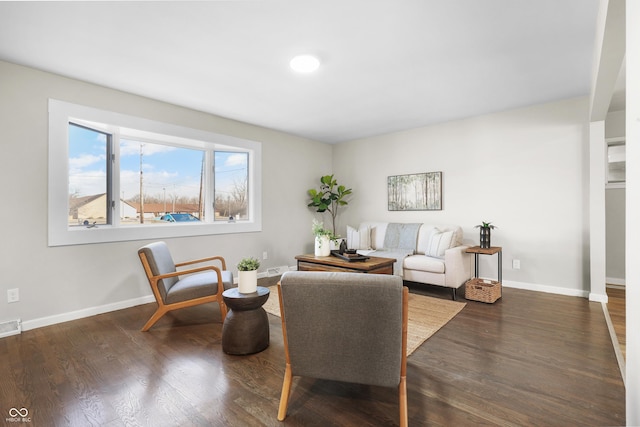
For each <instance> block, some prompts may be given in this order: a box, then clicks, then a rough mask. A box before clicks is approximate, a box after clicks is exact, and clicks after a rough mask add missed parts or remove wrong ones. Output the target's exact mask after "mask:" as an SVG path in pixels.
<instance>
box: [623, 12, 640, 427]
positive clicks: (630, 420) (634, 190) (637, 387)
mask: <svg viewBox="0 0 640 427" xmlns="http://www.w3.org/2000/svg"><path fill="white" fill-rule="evenodd" d="M625 5H626V46H627V48H626V49H627V56H626V61H627V72H626V76H627V93H626V102H627V104H626V106H627V111H626V131H625V135H626V138H627V141H626V142H627V195H628V197H627V203H626V220H627V224H626V233H627V244H626V257H627V263H626V276H625V279H626V315H627V319H626V324H627V325H630V326H629V327H628V328H626V329H627V331H626V332H627V336H626V364H625V372H626V381H625V385H626V388H627V393H626V403H627V419H626V422H627V425H628V426H638V425H640V405H638V402H640V333H639V332H638V325H640V263H638V259H640V249H639V248H638V244H637V242H638V240H639V239H640V224H639V223H638V218H640V199H639V198H638V194H640V79H639V78H638V76H640V45H639V44H638V43H637V41H638V39H640V26H638V25H637V23H638V22H639V21H640V2H637V1H635V0H627V1H626V2H625Z"/></svg>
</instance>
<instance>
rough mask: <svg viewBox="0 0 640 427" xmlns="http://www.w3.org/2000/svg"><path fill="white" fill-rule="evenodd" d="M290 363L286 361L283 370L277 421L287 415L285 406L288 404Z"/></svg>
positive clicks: (291, 378)
mask: <svg viewBox="0 0 640 427" xmlns="http://www.w3.org/2000/svg"><path fill="white" fill-rule="evenodd" d="M292 380H293V376H292V375H291V365H289V364H288V363H287V367H286V368H285V371H284V381H283V382H282V394H281V395H280V407H279V408H278V421H283V420H284V419H285V417H286V416H287V406H288V405H289V396H290V395H291V382H292Z"/></svg>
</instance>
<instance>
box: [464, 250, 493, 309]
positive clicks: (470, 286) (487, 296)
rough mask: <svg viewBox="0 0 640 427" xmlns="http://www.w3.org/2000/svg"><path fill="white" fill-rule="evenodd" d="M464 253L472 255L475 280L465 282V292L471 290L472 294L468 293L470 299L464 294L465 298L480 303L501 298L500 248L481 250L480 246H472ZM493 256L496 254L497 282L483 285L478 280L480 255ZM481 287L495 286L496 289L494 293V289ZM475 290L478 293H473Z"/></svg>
mask: <svg viewBox="0 0 640 427" xmlns="http://www.w3.org/2000/svg"><path fill="white" fill-rule="evenodd" d="M466 252H467V253H470V254H474V261H475V270H474V275H475V278H474V279H472V280H469V281H468V282H467V286H466V288H465V291H467V290H472V292H469V293H470V294H471V297H468V296H467V295H466V292H465V298H467V299H474V300H476V301H482V302H494V301H496V300H497V299H498V298H502V247H501V246H491V247H489V248H481V247H480V246H472V247H470V248H468V249H467V250H466ZM494 254H498V281H497V282H493V281H486V282H487V283H486V284H485V283H483V281H482V280H481V279H480V271H479V270H480V263H479V261H480V259H479V258H480V255H494ZM489 282H491V283H489ZM483 286H485V287H488V288H491V287H496V286H497V288H495V291H494V289H490V290H487V289H482V288H483ZM475 289H478V290H479V291H478V292H475V291H474V290H475ZM474 295H475V296H474ZM478 298H479V299H478Z"/></svg>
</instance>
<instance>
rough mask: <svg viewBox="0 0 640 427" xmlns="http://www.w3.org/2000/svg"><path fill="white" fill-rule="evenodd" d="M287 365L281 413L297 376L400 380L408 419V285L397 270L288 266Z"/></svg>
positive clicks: (283, 282)
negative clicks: (335, 270)
mask: <svg viewBox="0 0 640 427" xmlns="http://www.w3.org/2000/svg"><path fill="white" fill-rule="evenodd" d="M278 294H279V298H280V312H281V317H282V333H283V337H284V349H285V359H286V367H285V374H284V381H283V384H282V394H281V397H280V408H279V410H278V420H280V421H282V420H284V419H285V417H286V416H287V406H288V402H289V397H290V394H291V384H292V380H293V376H306V377H312V378H319V379H325V380H333V381H345V382H351V383H359V384H369V385H376V386H384V387H397V389H398V392H399V398H400V404H399V406H400V425H401V426H407V424H408V411H407V383H406V370H407V322H408V289H407V288H406V287H403V285H402V278H400V277H399V276H392V275H383V274H362V273H342V272H341V273H329V272H306V271H297V272H293V271H291V272H286V273H285V274H283V275H282V278H281V279H280V283H279V284H278Z"/></svg>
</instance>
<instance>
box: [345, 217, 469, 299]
mask: <svg viewBox="0 0 640 427" xmlns="http://www.w3.org/2000/svg"><path fill="white" fill-rule="evenodd" d="M388 226H389V223H388V222H363V223H361V224H360V225H359V227H358V228H355V227H347V246H348V248H349V249H357V251H358V253H360V254H362V255H370V256H385V255H386V256H388V257H391V255H392V254H393V252H390V251H389V250H388V249H387V248H385V247H384V244H385V235H386V233H387V228H388ZM462 238H463V232H462V228H461V227H459V226H456V225H431V224H421V225H420V226H419V229H418V232H417V238H416V244H415V248H414V250H413V253H412V254H409V255H408V256H406V257H405V255H404V254H401V255H400V256H399V257H396V256H393V257H394V258H396V259H398V258H400V259H398V262H397V263H396V267H395V268H394V273H395V274H398V275H400V276H402V278H403V280H407V281H410V282H417V283H426V284H430V285H438V286H444V287H447V288H451V289H452V295H453V299H455V297H456V289H458V288H459V287H460V286H462V285H463V284H464V283H465V282H466V281H467V280H469V279H470V278H471V275H472V268H471V266H472V257H471V254H468V253H466V252H465V250H466V249H467V248H468V247H469V246H467V245H463V243H462Z"/></svg>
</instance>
